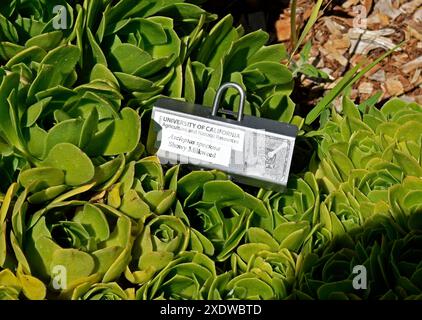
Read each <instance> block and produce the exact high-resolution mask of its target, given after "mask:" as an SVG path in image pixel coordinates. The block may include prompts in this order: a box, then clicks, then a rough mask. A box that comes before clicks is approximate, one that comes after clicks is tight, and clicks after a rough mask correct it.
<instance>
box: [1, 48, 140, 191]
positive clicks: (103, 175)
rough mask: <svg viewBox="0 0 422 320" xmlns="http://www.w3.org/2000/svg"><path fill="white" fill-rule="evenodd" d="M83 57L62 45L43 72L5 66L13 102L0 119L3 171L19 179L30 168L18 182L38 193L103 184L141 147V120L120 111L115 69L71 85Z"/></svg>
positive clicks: (47, 57) (4, 88)
mask: <svg viewBox="0 0 422 320" xmlns="http://www.w3.org/2000/svg"><path fill="white" fill-rule="evenodd" d="M80 54H81V53H80V51H79V49H78V48H77V47H75V46H73V45H63V46H59V47H57V48H55V49H53V50H51V51H49V52H48V53H45V54H44V55H43V57H42V58H41V59H40V62H39V64H38V65H37V67H34V65H33V64H32V65H31V66H32V67H31V68H30V67H28V66H27V65H26V64H23V63H18V64H16V65H14V66H12V67H7V66H6V67H4V68H5V69H4V70H3V72H4V74H3V75H1V76H0V78H1V85H0V94H1V96H2V97H3V98H4V101H7V103H6V105H5V106H4V108H2V115H1V121H0V128H1V133H0V142H1V143H2V144H1V145H2V147H1V148H0V152H1V162H0V163H1V164H2V165H0V170H2V171H3V172H4V175H5V176H6V177H8V179H9V180H12V181H16V179H17V172H18V171H19V170H21V171H23V172H22V173H21V176H20V177H19V180H20V182H21V184H22V185H23V186H24V187H27V188H29V190H30V192H31V193H36V192H39V191H44V190H45V191H44V192H45V193H49V194H54V196H57V195H58V194H59V193H60V191H59V190H61V192H63V191H64V190H65V189H70V188H72V187H76V186H80V185H84V184H87V183H92V182H95V183H96V184H97V185H99V184H102V183H104V182H105V180H107V179H108V178H110V176H111V175H112V173H110V168H111V169H113V168H115V167H118V166H116V163H118V160H115V159H114V157H115V156H119V155H121V154H123V153H130V152H132V151H134V150H135V149H136V148H137V147H138V143H139V138H140V120H139V116H138V115H137V113H136V112H135V111H134V110H132V109H130V108H121V101H122V99H123V97H122V96H121V94H120V92H119V88H118V83H117V80H116V79H115V78H114V77H113V75H112V74H111V72H110V71H108V70H107V69H106V68H105V67H103V66H101V65H98V66H95V67H94V68H93V69H92V71H91V73H90V77H91V81H90V82H89V83H87V84H83V85H80V86H77V87H76V88H74V89H70V88H69V87H70V86H72V84H73V83H74V82H75V81H76V80H77V75H76V72H75V70H74V68H75V66H76V64H77V62H78V59H79V58H80ZM59 65H60V67H58V66H59ZM14 67H16V68H17V69H15V70H14ZM7 69H10V70H13V71H8V70H7ZM123 128H124V130H123ZM110 161H111V162H110ZM26 170H29V171H26ZM116 170H117V169H116ZM25 171H26V172H25ZM104 171H106V172H104ZM107 174H108V176H107ZM33 182H37V183H36V184H33ZM31 184H32V185H31ZM48 188H53V189H50V190H47V189H48ZM54 196H52V195H50V199H51V198H52V197H54Z"/></svg>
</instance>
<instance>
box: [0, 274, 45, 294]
mask: <svg viewBox="0 0 422 320" xmlns="http://www.w3.org/2000/svg"><path fill="white" fill-rule="evenodd" d="M0 270H1V269H0ZM46 293H47V288H46V286H45V285H44V283H43V282H42V281H40V280H39V279H37V278H35V277H33V276H31V275H28V274H24V273H23V272H22V270H21V268H18V269H17V272H16V274H14V273H13V272H12V271H11V270H10V269H4V270H1V271H0V300H20V299H26V300H43V299H45V297H46Z"/></svg>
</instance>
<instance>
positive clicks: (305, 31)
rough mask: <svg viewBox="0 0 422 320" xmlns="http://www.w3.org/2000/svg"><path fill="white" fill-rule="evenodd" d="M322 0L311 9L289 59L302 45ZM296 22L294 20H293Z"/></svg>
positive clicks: (314, 20) (317, 13) (316, 17)
mask: <svg viewBox="0 0 422 320" xmlns="http://www.w3.org/2000/svg"><path fill="white" fill-rule="evenodd" d="M322 2H323V0H318V1H317V3H316V4H315V6H314V7H313V9H312V12H311V16H310V17H309V19H308V22H307V23H306V25H305V28H304V29H303V32H302V34H301V35H300V38H299V40H298V41H297V43H296V46H295V47H294V50H293V52H292V54H291V55H290V61H291V60H292V59H293V57H294V55H295V53H296V51H297V49H299V47H300V46H301V45H302V43H303V41H304V40H305V38H306V36H307V35H308V33H309V31H311V29H312V27H313V26H314V24H315V22H316V21H317V19H318V15H319V10H320V9H321V5H322ZM295 23H296V22H295Z"/></svg>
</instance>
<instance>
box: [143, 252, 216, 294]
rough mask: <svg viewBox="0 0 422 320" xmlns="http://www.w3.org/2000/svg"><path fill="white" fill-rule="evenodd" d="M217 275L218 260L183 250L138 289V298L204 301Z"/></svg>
mask: <svg viewBox="0 0 422 320" xmlns="http://www.w3.org/2000/svg"><path fill="white" fill-rule="evenodd" d="M216 276H217V271H216V267H215V263H214V261H213V260H211V259H210V258H209V257H207V256H206V255H204V254H202V253H198V252H194V251H190V252H182V253H180V254H179V255H178V256H177V257H176V259H174V260H173V261H172V262H170V263H169V264H168V265H167V266H166V267H165V268H164V269H162V270H161V271H160V272H159V273H158V274H157V275H156V276H155V277H154V278H153V279H151V280H150V281H149V282H147V283H146V284H144V285H143V286H141V288H140V289H138V291H137V292H136V298H137V299H139V300H162V299H166V300H173V299H177V300H202V299H205V298H206V297H207V295H208V292H209V290H210V287H211V284H212V282H213V281H214V279H215V277H216Z"/></svg>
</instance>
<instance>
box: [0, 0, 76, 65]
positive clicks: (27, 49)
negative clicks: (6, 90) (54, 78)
mask: <svg viewBox="0 0 422 320" xmlns="http://www.w3.org/2000/svg"><path fill="white" fill-rule="evenodd" d="M72 2H73V3H72ZM75 2H76V1H64V0H58V1H54V2H51V1H47V0H33V1H13V0H5V1H4V2H3V5H2V8H1V9H0V21H1V28H0V61H1V62H2V63H7V64H10V63H12V62H13V63H16V62H28V63H29V62H31V61H38V59H40V57H42V55H43V54H45V52H46V51H49V50H51V49H54V48H55V47H58V46H59V45H61V44H64V43H66V42H68V41H71V40H73V39H74V38H75V37H76V33H75V31H74V27H75V24H76V21H77V20H80V19H81V18H82V15H81V14H82V10H81V9H82V7H81V5H79V4H76V3H75ZM62 9H63V12H61V11H60V10H62ZM57 25H58V26H57Z"/></svg>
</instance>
